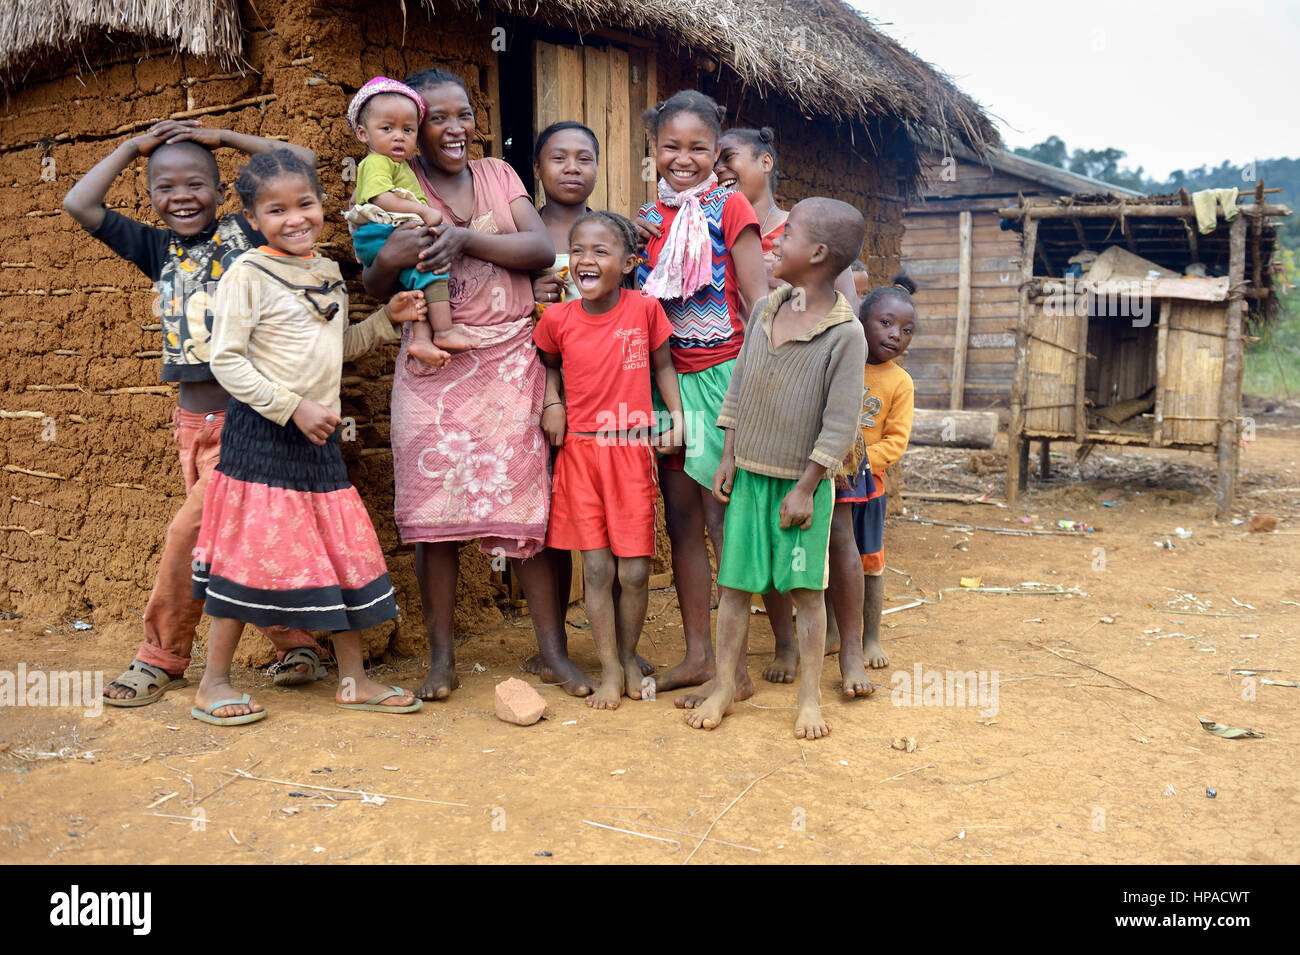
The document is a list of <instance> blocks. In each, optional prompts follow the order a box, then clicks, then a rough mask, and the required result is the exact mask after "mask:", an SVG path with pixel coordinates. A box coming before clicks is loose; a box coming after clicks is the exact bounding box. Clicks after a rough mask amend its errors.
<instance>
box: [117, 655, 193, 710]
mask: <svg viewBox="0 0 1300 955" xmlns="http://www.w3.org/2000/svg"><path fill="white" fill-rule="evenodd" d="M113 683H114V684H117V685H118V686H124V687H126V688H127V689H128V690H135V696H132V697H130V698H123V699H120V700H119V699H114V698H113V697H111V696H109V695H108V694H104V702H105V703H107V704H108V705H109V706H148V705H149V704H150V703H157V702H158V701H159V700H161V699H162V698H163V695H164V694H165V693H166V692H167V691H168V690H178V689H180V688H181V687H183V686H186V685H187V684H186V680H185V677H183V676H172V675H171V674H170V673H168V672H167V671H166V670H160V669H158V668H157V667H152V666H150V665H149V664H147V663H142V662H141V661H139V660H132V661H131V665H130V666H129V667H127V668H126V669H125V670H124V671H123V672H122V675H121V676H119V677H118V678H117V679H116V680H114V681H113ZM111 685H112V684H110V686H111ZM151 686H152V687H155V688H156V689H153V690H149V687H151ZM146 690H149V692H145V691H146Z"/></svg>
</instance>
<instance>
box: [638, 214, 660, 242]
mask: <svg viewBox="0 0 1300 955" xmlns="http://www.w3.org/2000/svg"><path fill="white" fill-rule="evenodd" d="M632 225H634V226H636V237H637V239H639V240H640V242H641V245H642V246H643V247H644V246H645V244H646V243H647V242H649V241H650V240H651V239H657V238H659V236H660V235H662V234H663V232H662V228H661V226H660V225H659V224H658V223H657V222H651V221H650V220H649V219H645V218H642V217H639V216H638V217H637V219H636V220H635V221H634V222H633V223H632Z"/></svg>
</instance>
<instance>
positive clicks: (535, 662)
mask: <svg viewBox="0 0 1300 955" xmlns="http://www.w3.org/2000/svg"><path fill="white" fill-rule="evenodd" d="M636 665H637V667H638V668H640V670H641V676H650V675H651V674H653V673H654V672H655V665H654V664H653V663H651V662H650V661H649V660H647V659H646V658H645V657H643V656H641V654H639V653H638V654H637V656H636ZM521 666H522V667H523V670H524V672H525V673H533V674H536V675H541V672H542V655H541V654H540V653H534V654H533V655H532V656H531V657H529V658H528V659H527V660H525V661H524V662H523V663H522V664H521ZM636 683H637V686H640V685H641V678H640V677H637V681H636ZM629 685H630V684H629ZM693 685H694V684H691V683H678V684H676V685H675V686H670V687H664V689H666V690H675V689H676V688H677V687H678V686H693Z"/></svg>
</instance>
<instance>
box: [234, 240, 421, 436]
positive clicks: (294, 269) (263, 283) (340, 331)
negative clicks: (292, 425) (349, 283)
mask: <svg viewBox="0 0 1300 955" xmlns="http://www.w3.org/2000/svg"><path fill="white" fill-rule="evenodd" d="M259 266H260V268H263V269H268V270H270V271H272V272H274V273H275V274H276V275H279V276H281V277H283V278H284V279H286V280H288V281H289V282H291V283H293V284H295V285H307V286H315V287H317V288H321V287H324V286H326V285H330V284H332V283H337V284H336V285H334V286H333V288H332V289H330V291H328V292H324V293H322V292H310V293H302V292H295V291H293V290H291V289H288V288H286V287H285V286H284V285H282V284H281V283H279V282H277V281H276V280H275V279H274V278H272V277H271V276H269V275H267V274H266V273H265V272H262V271H260V270H259V268H258V267H259ZM311 301H314V302H316V303H317V304H318V305H319V306H320V309H321V310H323V311H325V312H328V311H329V309H330V306H331V305H335V306H337V308H336V309H335V310H334V314H333V317H332V318H330V319H329V320H326V318H325V315H324V314H322V311H321V310H318V309H316V308H313V307H312V305H311V304H310V302H311ZM212 311H213V316H214V320H213V330H212V354H211V359H210V363H211V368H212V374H213V375H214V376H215V377H216V379H217V381H219V382H220V383H221V385H222V387H224V388H225V389H226V390H227V391H228V392H230V394H231V396H232V397H234V398H236V399H238V400H239V401H242V402H243V403H244V404H246V405H248V406H249V407H250V408H252V409H253V410H254V411H256V412H258V413H259V414H261V415H262V416H263V417H266V418H268V419H270V420H271V421H274V422H275V423H276V424H279V425H283V424H286V423H287V422H288V421H289V419H290V418H292V417H293V413H294V412H295V411H296V410H297V409H298V405H299V404H300V403H301V402H302V401H304V400H307V401H314V402H316V403H317V404H320V405H324V406H325V407H327V408H329V409H330V410H331V411H333V412H334V413H335V414H338V413H339V407H340V406H339V382H340V380H341V378H342V376H343V363H344V362H345V361H350V360H351V359H353V358H356V357H358V356H360V355H364V354H365V353H366V352H368V351H369V350H370V349H371V348H373V347H374V346H375V345H378V344H380V343H382V342H392V341H397V340H398V339H399V338H400V337H401V335H400V333H399V331H398V330H397V328H395V327H394V326H393V323H392V322H391V321H389V319H388V315H387V314H386V313H385V312H384V310H383V309H380V310H379V311H377V312H375V313H374V314H373V315H371V316H370V317H369V318H367V319H366V320H365V321H363V322H358V323H356V324H355V325H349V324H348V296H347V290H346V289H345V287H344V285H343V277H342V275H340V274H339V267H338V265H337V264H335V263H334V262H332V261H331V260H329V259H327V258H324V257H323V256H319V255H317V256H312V257H311V258H298V257H297V256H289V255H275V254H272V253H269V252H264V251H262V250H260V249H254V250H252V251H249V252H245V253H244V254H243V255H242V256H240V257H239V259H238V260H236V261H235V263H234V264H233V265H231V266H230V268H229V269H227V270H226V274H225V275H223V276H222V277H221V281H220V283H218V285H217V293H216V298H215V300H214V301H213V306H212Z"/></svg>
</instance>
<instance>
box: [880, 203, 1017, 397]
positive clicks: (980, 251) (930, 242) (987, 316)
mask: <svg viewBox="0 0 1300 955" xmlns="http://www.w3.org/2000/svg"><path fill="white" fill-rule="evenodd" d="M960 218H961V212H960V210H952V211H945V212H933V213H918V212H912V211H909V213H908V214H907V216H906V217H905V219H904V230H903V268H904V270H905V271H906V272H907V273H908V275H910V276H911V277H912V279H913V281H915V282H916V295H915V301H916V309H917V329H916V335H915V337H914V338H913V339H912V347H911V348H909V349H908V354H907V359H906V360H905V362H904V365H905V367H906V368H907V371H908V373H909V374H910V375H911V376H912V380H913V381H914V382H915V383H916V403H917V406H918V407H921V408H949V407H953V406H954V403H953V401H952V399H953V397H954V396H953V395H952V386H951V382H952V378H953V348H954V345H955V344H956V337H957V336H956V329H957V313H958V297H959V282H958V276H959V274H960V271H961V223H960ZM1019 257H1020V236H1019V234H1018V233H1015V232H1003V231H1002V230H1001V229H999V228H998V217H997V214H996V213H994V212H991V211H976V212H972V213H971V261H970V276H971V281H970V330H969V333H968V336H967V339H966V344H967V350H966V375H965V383H964V387H963V389H962V404H961V406H962V407H966V408H984V407H994V406H1001V407H1005V406H1006V405H1007V403H1008V400H1009V398H1010V394H1011V373H1012V370H1013V368H1014V365H1015V354H1014V352H1015V334H1014V329H1015V324H1016V310H1017V302H1018V292H1017V288H1018V286H1019V281H1018V278H1019Z"/></svg>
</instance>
